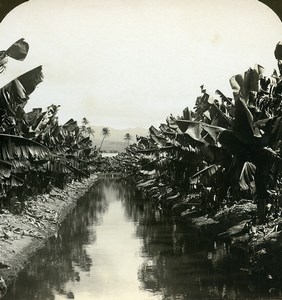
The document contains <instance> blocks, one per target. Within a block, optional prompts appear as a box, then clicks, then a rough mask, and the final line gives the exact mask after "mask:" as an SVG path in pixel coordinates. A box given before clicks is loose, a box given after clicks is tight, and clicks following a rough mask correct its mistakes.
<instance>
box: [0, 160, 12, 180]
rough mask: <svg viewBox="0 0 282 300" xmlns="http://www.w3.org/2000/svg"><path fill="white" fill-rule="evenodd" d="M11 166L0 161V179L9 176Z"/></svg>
mask: <svg viewBox="0 0 282 300" xmlns="http://www.w3.org/2000/svg"><path fill="white" fill-rule="evenodd" d="M11 170H12V164H10V163H8V162H7V161H4V160H0V179H3V178H9V177H10V175H11Z"/></svg>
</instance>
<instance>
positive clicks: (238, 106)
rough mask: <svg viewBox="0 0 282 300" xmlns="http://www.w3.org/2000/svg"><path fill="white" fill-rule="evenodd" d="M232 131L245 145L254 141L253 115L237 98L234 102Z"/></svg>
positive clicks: (242, 101)
mask: <svg viewBox="0 0 282 300" xmlns="http://www.w3.org/2000/svg"><path fill="white" fill-rule="evenodd" d="M233 131H234V134H235V136H236V137H237V138H238V139H239V140H240V141H241V142H243V143H245V144H247V145H248V144H252V143H253V142H254V130H253V116H252V114H251V112H250V110H249V109H248V108H247V106H246V103H245V101H244V100H242V99H237V100H236V103H235V119H234V123H233Z"/></svg>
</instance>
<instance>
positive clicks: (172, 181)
mask: <svg viewBox="0 0 282 300" xmlns="http://www.w3.org/2000/svg"><path fill="white" fill-rule="evenodd" d="M281 47H282V46H281V44H278V45H277V47H276V50H275V56H276V58H277V60H278V66H279V69H280V74H278V73H277V72H276V71H274V73H273V74H272V76H271V77H270V78H267V77H265V76H264V75H263V71H264V70H263V68H262V67H261V66H260V65H255V66H254V67H252V68H249V70H247V71H246V72H244V73H243V74H238V75H235V76H233V77H232V78H231V79H230V84H231V87H232V90H233V97H232V98H230V97H227V96H225V95H224V94H223V93H222V92H221V91H219V90H217V91H216V92H215V94H216V96H214V97H213V96H211V95H210V94H209V93H208V92H207V91H206V89H205V88H204V86H201V95H200V96H199V97H198V98H197V99H196V103H195V107H194V108H193V109H192V110H190V109H189V108H188V107H187V108H185V109H184V110H183V115H182V116H180V117H179V116H178V117H173V116H172V115H170V116H169V117H168V118H167V120H166V122H165V123H163V124H160V126H159V129H157V128H155V127H153V126H151V127H150V129H149V136H148V137H139V138H138V142H137V143H136V144H134V145H131V146H129V147H128V149H127V152H128V154H129V155H130V156H131V157H132V158H133V160H134V162H135V164H136V170H139V171H140V172H141V173H142V174H143V175H144V176H147V177H148V181H147V184H148V185H150V184H151V183H152V182H154V183H155V184H157V186H158V187H159V190H160V188H161V187H162V186H167V187H169V188H168V189H167V191H168V190H173V191H174V195H176V196H177V195H182V200H181V201H183V202H185V203H186V204H187V205H186V207H188V208H189V209H190V210H192V211H193V210H201V211H202V212H207V213H210V212H214V211H217V210H218V209H219V208H222V207H225V206H229V205H231V204H233V203H234V202H236V201H239V200H240V199H242V198H244V199H246V198H247V199H253V200H254V201H255V203H257V221H258V222H259V223H264V222H265V221H266V218H268V219H269V218H275V217H277V216H278V215H280V214H281V208H280V207H281V205H280V204H281V203H280V201H281V200H280V199H281V195H280V186H281V146H280V145H281V137H282V135H281V134H282V121H281V120H282V115H281V112H282V105H281V100H282V94H281V92H282V81H281V79H282V77H281V68H280V66H281V64H280V62H281V61H280V60H281V58H282V55H281ZM164 194H166V197H167V192H166V193H164ZM164 194H161V193H159V194H158V193H157V194H156V196H158V197H159V198H161V197H162V196H164Z"/></svg>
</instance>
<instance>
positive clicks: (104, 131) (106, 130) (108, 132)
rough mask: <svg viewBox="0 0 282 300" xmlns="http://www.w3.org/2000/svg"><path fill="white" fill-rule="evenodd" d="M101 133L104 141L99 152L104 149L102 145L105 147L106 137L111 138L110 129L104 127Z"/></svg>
mask: <svg viewBox="0 0 282 300" xmlns="http://www.w3.org/2000/svg"><path fill="white" fill-rule="evenodd" d="M101 133H102V136H103V139H102V141H101V145H100V148H99V151H100V150H101V148H102V145H103V143H104V139H105V138H106V137H108V136H110V129H109V128H108V127H103V128H102V131H101Z"/></svg>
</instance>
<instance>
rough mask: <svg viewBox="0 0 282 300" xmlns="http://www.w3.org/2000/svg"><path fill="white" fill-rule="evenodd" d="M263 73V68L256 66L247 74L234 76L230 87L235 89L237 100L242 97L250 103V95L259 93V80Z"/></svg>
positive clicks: (234, 93)
mask: <svg viewBox="0 0 282 300" xmlns="http://www.w3.org/2000/svg"><path fill="white" fill-rule="evenodd" d="M263 71H264V69H263V67H262V66H260V65H258V64H256V65H255V66H254V67H253V68H249V70H247V71H246V72H245V73H243V74H238V75H234V76H232V77H231V78H230V85H231V88H232V89H233V95H234V98H235V100H237V99H239V98H240V96H241V97H242V98H243V99H244V100H245V101H246V102H247V103H248V101H249V97H250V93H251V92H258V90H259V78H260V75H261V74H262V73H263Z"/></svg>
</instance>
